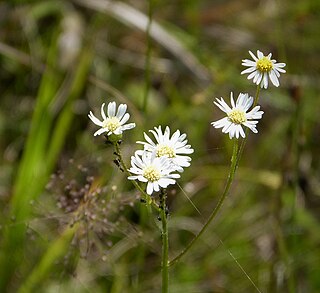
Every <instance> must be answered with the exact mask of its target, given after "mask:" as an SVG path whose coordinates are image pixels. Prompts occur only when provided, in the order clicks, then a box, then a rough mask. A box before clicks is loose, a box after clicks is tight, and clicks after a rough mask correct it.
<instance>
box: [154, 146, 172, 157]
mask: <svg viewBox="0 0 320 293" xmlns="http://www.w3.org/2000/svg"><path fill="white" fill-rule="evenodd" d="M156 156H157V157H162V156H168V157H169V158H174V157H175V156H176V153H175V152H174V149H173V148H172V147H170V146H167V145H159V146H158V147H157V151H156Z"/></svg>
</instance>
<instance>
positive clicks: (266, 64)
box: [241, 50, 286, 89]
mask: <svg viewBox="0 0 320 293" xmlns="http://www.w3.org/2000/svg"><path fill="white" fill-rule="evenodd" d="M249 53H250V55H251V57H252V58H253V60H249V59H244V60H242V65H243V66H247V67H249V68H247V69H245V70H243V71H242V72H241V74H246V73H249V75H248V79H252V81H253V83H255V84H257V85H259V84H260V86H261V88H263V87H264V88H265V89H266V88H268V84H269V83H268V78H270V80H271V82H272V83H273V85H275V86H276V87H278V86H279V77H280V73H285V72H286V71H285V70H284V69H283V67H285V66H286V64H285V63H276V62H277V61H276V60H274V59H271V56H272V54H271V53H270V54H269V55H268V56H264V55H263V53H262V52H261V51H259V50H258V51H257V57H256V56H255V55H254V54H253V53H252V52H251V51H249Z"/></svg>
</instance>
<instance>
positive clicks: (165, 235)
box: [160, 190, 169, 293]
mask: <svg viewBox="0 0 320 293" xmlns="http://www.w3.org/2000/svg"><path fill="white" fill-rule="evenodd" d="M162 191H163V192H162V193H161V199H160V201H161V206H160V211H161V222H162V235H161V236H162V237H161V238H162V263H161V273H162V291H161V292H162V293H168V292H169V291H168V290H169V262H168V260H169V231H168V221H167V220H168V219H167V212H166V211H167V203H166V200H167V193H166V192H165V191H164V190H162Z"/></svg>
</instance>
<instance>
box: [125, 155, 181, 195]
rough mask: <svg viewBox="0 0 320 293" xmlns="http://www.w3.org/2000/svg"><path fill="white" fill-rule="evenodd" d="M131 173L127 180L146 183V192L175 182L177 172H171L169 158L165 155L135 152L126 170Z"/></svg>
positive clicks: (177, 175)
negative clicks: (156, 155)
mask: <svg viewBox="0 0 320 293" xmlns="http://www.w3.org/2000/svg"><path fill="white" fill-rule="evenodd" d="M128 171H129V172H130V173H131V174H134V175H131V176H129V177H128V179H129V180H136V179H138V180H139V181H141V182H146V183H147V194H149V195H151V194H152V193H153V191H159V190H160V187H162V188H166V187H168V185H170V184H175V183H176V180H175V179H176V178H180V175H179V174H171V172H173V171H174V170H173V169H172V166H171V163H170V160H169V159H168V158H167V157H161V158H159V157H155V156H153V154H152V153H150V152H143V153H142V154H140V152H135V154H134V156H132V157H131V168H130V169H129V170H128Z"/></svg>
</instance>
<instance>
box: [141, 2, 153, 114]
mask: <svg viewBox="0 0 320 293" xmlns="http://www.w3.org/2000/svg"><path fill="white" fill-rule="evenodd" d="M152 14H153V0H149V8H148V24H147V29H146V35H147V52H146V63H145V89H144V96H143V104H142V110H143V112H146V111H147V104H148V97H149V91H150V75H151V70H150V63H151V62H150V61H151V37H150V29H151V25H152Z"/></svg>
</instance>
